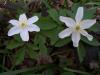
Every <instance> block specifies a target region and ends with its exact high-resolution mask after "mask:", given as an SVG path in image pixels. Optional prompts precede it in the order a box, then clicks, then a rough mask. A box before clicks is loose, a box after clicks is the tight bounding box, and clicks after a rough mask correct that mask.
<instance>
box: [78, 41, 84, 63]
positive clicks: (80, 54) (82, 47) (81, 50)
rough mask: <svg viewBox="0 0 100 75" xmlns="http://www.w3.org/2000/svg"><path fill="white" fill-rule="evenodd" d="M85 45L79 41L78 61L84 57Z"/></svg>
mask: <svg viewBox="0 0 100 75" xmlns="http://www.w3.org/2000/svg"><path fill="white" fill-rule="evenodd" d="M85 53H86V51H85V47H84V46H83V44H82V43H81V42H80V44H79V50H78V56H79V60H80V62H82V61H83V59H84V57H85Z"/></svg>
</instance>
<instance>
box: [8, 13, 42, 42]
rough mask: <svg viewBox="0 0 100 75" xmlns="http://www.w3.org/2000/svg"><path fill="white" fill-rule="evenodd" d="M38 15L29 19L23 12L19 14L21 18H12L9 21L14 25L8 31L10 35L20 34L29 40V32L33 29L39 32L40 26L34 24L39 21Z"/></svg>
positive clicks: (25, 39) (24, 39)
mask: <svg viewBox="0 0 100 75" xmlns="http://www.w3.org/2000/svg"><path fill="white" fill-rule="evenodd" d="M38 19H39V18H38V17H37V16H33V17H31V18H29V19H27V17H26V15H25V14H21V15H20V16H19V20H15V19H12V20H10V21H9V23H10V24H12V25H13V27H12V28H11V29H10V30H9V31H8V36H12V35H15V34H20V36H21V38H22V40H23V41H28V40H29V33H28V32H32V31H36V32H39V31H40V28H39V27H38V26H37V25H35V24H33V23H35V22H36V21H38Z"/></svg>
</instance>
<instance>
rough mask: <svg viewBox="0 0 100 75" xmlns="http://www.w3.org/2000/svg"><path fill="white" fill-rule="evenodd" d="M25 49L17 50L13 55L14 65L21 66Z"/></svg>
mask: <svg viewBox="0 0 100 75" xmlns="http://www.w3.org/2000/svg"><path fill="white" fill-rule="evenodd" d="M25 49H26V48H24V47H23V48H21V49H19V50H18V52H17V54H16V55H15V65H18V64H21V63H22V62H23V60H24V56H25Z"/></svg>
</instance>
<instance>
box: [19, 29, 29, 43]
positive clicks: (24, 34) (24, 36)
mask: <svg viewBox="0 0 100 75" xmlns="http://www.w3.org/2000/svg"><path fill="white" fill-rule="evenodd" d="M20 36H21V38H22V40H23V41H28V40H29V33H28V31H27V30H25V29H24V30H22V31H21V32H20Z"/></svg>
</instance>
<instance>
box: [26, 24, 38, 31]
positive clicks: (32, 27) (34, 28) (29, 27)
mask: <svg viewBox="0 0 100 75" xmlns="http://www.w3.org/2000/svg"><path fill="white" fill-rule="evenodd" d="M27 30H28V31H30V32H32V31H36V32H39V31H40V28H39V26H37V25H35V24H32V25H30V26H28V27H27Z"/></svg>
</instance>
